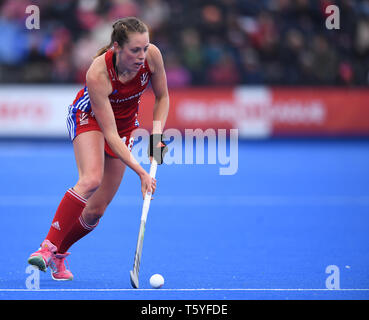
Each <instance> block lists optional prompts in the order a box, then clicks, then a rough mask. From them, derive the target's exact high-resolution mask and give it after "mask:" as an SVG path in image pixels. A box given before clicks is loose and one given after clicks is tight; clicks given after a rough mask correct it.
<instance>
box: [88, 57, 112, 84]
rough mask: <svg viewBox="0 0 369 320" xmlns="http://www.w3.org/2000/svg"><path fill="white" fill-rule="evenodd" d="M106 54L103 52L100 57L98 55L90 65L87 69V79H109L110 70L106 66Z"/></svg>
mask: <svg viewBox="0 0 369 320" xmlns="http://www.w3.org/2000/svg"><path fill="white" fill-rule="evenodd" d="M105 54H106V53H104V54H102V55H100V56H98V57H96V58H95V59H94V60H93V61H92V63H91V65H90V67H89V68H88V70H87V74H86V81H88V80H90V81H94V80H98V81H101V80H107V81H108V80H109V75H108V71H107V68H106V62H105Z"/></svg>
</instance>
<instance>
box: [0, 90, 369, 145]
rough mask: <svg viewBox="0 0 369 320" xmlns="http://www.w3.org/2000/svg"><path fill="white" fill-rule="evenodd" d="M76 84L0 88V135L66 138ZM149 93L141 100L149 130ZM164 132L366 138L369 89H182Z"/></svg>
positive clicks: (141, 117)
mask: <svg viewBox="0 0 369 320" xmlns="http://www.w3.org/2000/svg"><path fill="white" fill-rule="evenodd" d="M80 87H81V86H76V85H66V86H64V85H62V86H36V85H28V86H12V85H7V86H2V87H1V88H0V136H1V137H47V138H54V137H55V138H62V137H65V138H67V131H66V112H67V106H68V105H69V104H71V103H72V101H73V99H74V98H75V95H76V93H77V91H78V89H80ZM154 101H155V98H154V95H153V93H152V91H151V89H148V90H147V91H146V92H145V93H144V94H143V95H142V97H141V104H140V109H139V122H140V126H141V128H145V129H150V128H151V124H152V110H153V105H154ZM170 108H171V109H170V113H169V116H168V120H167V124H166V128H176V129H179V130H181V131H183V130H184V129H196V128H200V129H202V130H206V129H207V128H213V129H218V128H221V129H232V128H237V129H239V136H240V138H269V137H280V136H283V137H289V136H293V137H296V136H297V137H311V136H318V137H320V136H322V137H346V136H360V137H361V136H369V90H368V89H353V88H350V89H349V88H282V87H281V88H278V87H246V86H240V87H235V88H219V87H216V88H186V89H171V90H170Z"/></svg>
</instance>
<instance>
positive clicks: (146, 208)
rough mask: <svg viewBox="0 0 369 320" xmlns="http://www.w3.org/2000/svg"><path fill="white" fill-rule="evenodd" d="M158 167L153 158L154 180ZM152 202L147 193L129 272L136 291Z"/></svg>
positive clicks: (149, 194)
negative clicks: (131, 268) (131, 266)
mask: <svg viewBox="0 0 369 320" xmlns="http://www.w3.org/2000/svg"><path fill="white" fill-rule="evenodd" d="M157 167H158V163H157V162H156V160H155V159H154V158H153V159H152V162H151V166H150V176H151V177H152V178H155V175H156V169H157ZM150 202H151V193H147V194H146V195H145V199H144V202H143V206H142V214H141V223H140V231H139V232H138V239H137V245H136V252H135V259H134V263H133V270H131V271H130V272H129V274H130V278H131V284H132V287H133V288H136V289H137V288H138V287H139V283H138V274H139V271H140V263H141V256H142V247H143V240H144V234H145V225H146V219H147V214H148V213H149V208H150Z"/></svg>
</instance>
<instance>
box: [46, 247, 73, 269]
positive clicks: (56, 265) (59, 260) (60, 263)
mask: <svg viewBox="0 0 369 320" xmlns="http://www.w3.org/2000/svg"><path fill="white" fill-rule="evenodd" d="M69 255H70V252H66V253H56V254H54V256H53V259H52V261H53V263H51V264H50V267H51V269H53V271H54V272H63V271H65V270H69V265H68V261H67V259H66V257H67V256H69ZM65 265H66V266H67V267H66V266H65Z"/></svg>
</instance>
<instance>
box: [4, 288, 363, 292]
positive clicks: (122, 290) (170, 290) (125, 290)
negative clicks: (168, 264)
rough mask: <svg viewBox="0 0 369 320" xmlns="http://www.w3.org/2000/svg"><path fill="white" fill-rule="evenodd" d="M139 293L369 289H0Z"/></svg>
mask: <svg viewBox="0 0 369 320" xmlns="http://www.w3.org/2000/svg"><path fill="white" fill-rule="evenodd" d="M138 291H141V292H143V291H145V292H146V291H156V292H159V291H167V292H168V291H169V292H175V291H194V292H196V291H240V292H242V291H266V292H267V291H323V292H345V291H369V289H359V288H347V289H323V288H320V289H319V288H315V289H314V288H197V289H163V288H161V289H93V288H92V289H35V290H30V289H0V292H138Z"/></svg>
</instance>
